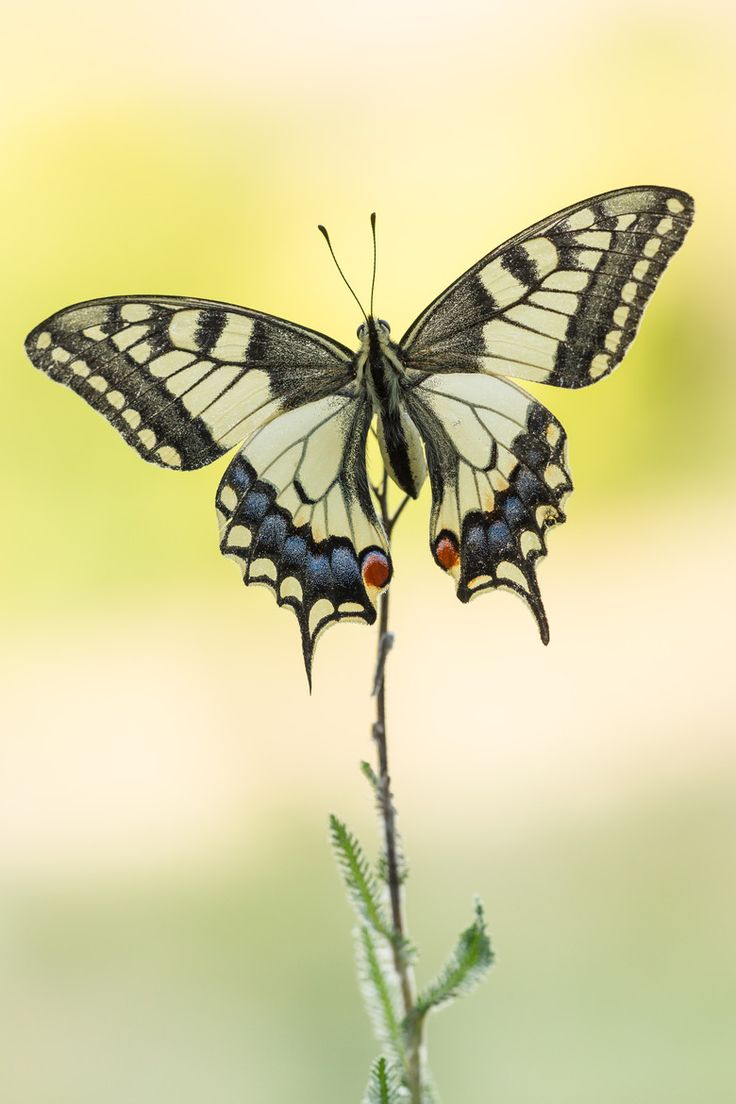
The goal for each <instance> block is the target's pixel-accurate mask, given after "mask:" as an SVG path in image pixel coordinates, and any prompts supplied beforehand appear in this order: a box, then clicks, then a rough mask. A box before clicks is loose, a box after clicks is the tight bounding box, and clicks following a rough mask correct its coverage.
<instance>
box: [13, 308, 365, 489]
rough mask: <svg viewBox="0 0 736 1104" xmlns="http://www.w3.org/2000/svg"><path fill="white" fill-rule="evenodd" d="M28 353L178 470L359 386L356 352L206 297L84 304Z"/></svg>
mask: <svg viewBox="0 0 736 1104" xmlns="http://www.w3.org/2000/svg"><path fill="white" fill-rule="evenodd" d="M26 349H27V352H28V355H29V357H30V358H31V360H32V361H33V363H34V364H36V366H37V367H39V368H40V369H41V370H42V371H44V372H46V373H47V374H48V375H50V376H51V377H52V378H53V379H56V380H58V381H59V382H60V383H64V384H66V385H67V386H69V387H71V388H73V390H75V391H77V393H78V394H80V395H81V396H82V398H84V399H85V400H86V401H87V402H88V403H89V405H90V406H92V407H94V408H95V409H96V410H98V411H99V412H100V413H101V414H103V416H104V417H105V418H106V419H107V420H108V421H109V422H110V423H111V424H112V425H113V426H114V427H115V429H117V431H118V432H119V433H120V435H121V436H122V437H123V438H124V439H125V440H126V441H127V443H128V444H130V445H132V447H133V448H135V449H136V451H137V452H138V453H139V454H140V455H141V456H143V457H144V459H146V460H149V461H151V462H152V463H155V464H159V465H161V466H162V467H170V468H183V469H191V468H197V467H201V466H203V465H204V464H208V463H210V462H211V461H213V460H215V459H217V457H218V456H221V455H222V453H223V452H226V451H227V450H228V449H230V448H232V447H233V446H235V445H237V444H239V443H240V442H241V441H243V440H245V439H246V438H247V437H248V436H249V435H250V434H251V433H253V431H254V430H256V429H258V428H259V426H261V425H264V424H265V423H267V422H268V421H270V420H271V419H272V418H274V417H276V416H277V415H278V414H280V413H283V412H284V411H287V410H290V409H293V408H296V407H298V406H300V405H301V404H303V403H305V402H307V401H310V400H312V399H314V398H317V397H319V396H320V395H322V394H329V393H330V392H333V391H338V390H339V389H340V388H341V387H343V386H344V385H346V384H347V383H349V382H350V380H351V379H352V373H351V368H350V360H351V354H350V352H349V350H347V349H346V348H345V347H344V346H341V345H339V344H338V343H337V342H332V341H331V340H330V339H329V338H327V337H325V336H324V335H322V334H317V333H316V332H315V331H312V330H308V329H306V328H305V327H300V326H296V325H294V324H293V323H290V322H285V321H283V320H282V319H276V318H271V317H270V316H269V315H262V314H259V313H258V312H256V311H248V310H246V309H245V308H241V307H230V306H228V305H225V304H219V303H209V302H206V301H204V300H193V299H176V298H166V297H156V296H152V297H132V298H120V299H118V298H114V299H97V300H92V301H90V302H89V303H80V304H78V305H77V306H74V307H69V308H67V309H66V310H63V311H60V312H59V313H58V314H56V315H53V316H52V317H51V318H49V319H48V320H47V321H46V322H44V323H43V324H42V325H41V326H39V327H37V328H36V329H35V330H34V331H33V332H32V333H31V334H30V335H29V337H28V340H27V342H26Z"/></svg>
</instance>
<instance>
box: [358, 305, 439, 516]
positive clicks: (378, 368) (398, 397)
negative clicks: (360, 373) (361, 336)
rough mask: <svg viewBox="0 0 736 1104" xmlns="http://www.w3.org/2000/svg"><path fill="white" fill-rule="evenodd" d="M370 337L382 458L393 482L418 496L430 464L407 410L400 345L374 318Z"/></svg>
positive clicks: (371, 385)
mask: <svg viewBox="0 0 736 1104" xmlns="http://www.w3.org/2000/svg"><path fill="white" fill-rule="evenodd" d="M384 326H385V323H384ZM367 338H368V350H367V354H368V355H367V367H368V373H367V383H368V390H369V393H370V395H371V398H372V400H373V409H374V413H375V414H376V419H377V434H378V443H379V445H380V447H381V455H382V457H383V462H384V464H385V465H386V470H387V471H388V474H389V475H390V477H391V479H393V481H394V483H396V484H397V486H399V487H401V489H402V491H404V492H405V493H406V494H408V495H410V496H411V497H412V498H417V496H418V495H419V491H420V490H421V487H422V484H423V483H424V480H425V479H426V476H427V465H426V463H425V460H424V446H423V444H422V438H421V437H420V435H419V431H418V430H417V427H416V426H415V425H414V422H413V421H412V419H411V417H410V416H409V414H408V412H407V410H406V404H405V400H404V390H405V387H406V382H405V372H404V366H403V365H402V363H401V361H400V359H399V356H398V348H397V346H395V345H394V344H393V342H391V341H390V340H389V337H388V330H387V329H384V328H383V326H380V327H377V326H376V325H375V322H374V321H373V319H371V320H370V323H369V330H368V335H367Z"/></svg>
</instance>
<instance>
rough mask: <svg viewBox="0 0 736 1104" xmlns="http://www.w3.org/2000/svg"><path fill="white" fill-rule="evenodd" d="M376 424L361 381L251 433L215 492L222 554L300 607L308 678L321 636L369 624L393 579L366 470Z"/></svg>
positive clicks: (248, 579) (282, 600) (250, 578)
mask: <svg viewBox="0 0 736 1104" xmlns="http://www.w3.org/2000/svg"><path fill="white" fill-rule="evenodd" d="M370 420H371V407H370V404H369V402H368V401H367V400H366V399H365V397H364V396H363V395H362V394H359V393H357V389H356V388H355V387H354V386H352V387H349V388H345V389H343V392H342V393H340V394H338V395H329V396H327V397H325V398H322V399H318V400H317V401H315V402H310V403H307V404H305V405H304V406H301V407H299V409H297V410H293V411H290V412H288V413H286V414H282V415H281V416H280V417H278V418H275V419H274V420H273V421H271V422H269V423H268V424H267V425H265V426H263V427H262V428H261V429H259V430H257V431H256V432H255V433H254V434H253V436H252V437H251V438H250V440H249V441H248V443H247V444H246V445H245V446H244V448H243V449H242V450H241V451H240V453H239V454H238V455H237V457H236V458H235V459H234V460H233V461H232V463H231V464H230V466H229V467H228V469H227V471H226V472H225V475H224V476H223V479H222V482H221V484H220V487H219V489H218V492H217V507H218V515H219V519H220V533H221V543H220V547H221V550H222V552H223V553H224V554H225V555H226V556H231V557H233V559H235V560H236V561H237V563H238V564H239V566H240V569H241V571H242V572H243V581H244V582H245V583H246V584H249V583H262V584H264V585H266V586H268V587H269V588H270V589H271V590H272V591H273V592H274V594H275V596H276V600H277V602H278V603H279V605H286V606H290V607H291V609H293V610H294V613H295V614H296V617H297V620H298V622H299V628H300V632H301V637H302V649H303V652H304V662H305V665H306V668H307V676H308V677H309V678H310V680H311V667H312V658H313V654H314V647H315V643H316V640H317V637H318V636H319V635H320V633H321V632H322V631H323V630H324V629H325V628H327V627H328V625H331V624H334V623H336V622H338V621H346V620H359V621H364V622H366V623H367V624H372V623H373V622H374V621H375V619H376V602H377V599H378V595H379V593H380V591H381V590H382V589H383V588H384V587H385V586H386V585H387V584H388V582H389V580H390V578H391V561H390V558H389V554H388V541H387V539H386V534H385V533H384V530H383V527H382V526H381V523H380V521H379V520H378V517H377V516H376V512H375V509H374V506H373V502H372V499H371V492H370V489H369V486H368V477H367V474H366V466H365V465H366V461H365V448H366V435H367V433H368V428H369V426H370Z"/></svg>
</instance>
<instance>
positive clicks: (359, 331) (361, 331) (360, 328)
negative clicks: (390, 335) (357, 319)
mask: <svg viewBox="0 0 736 1104" xmlns="http://www.w3.org/2000/svg"><path fill="white" fill-rule="evenodd" d="M355 332H356V334H357V336H358V338H359V340H360V341H362V340H363V338H364V337H365V322H361V323H360V325H359V326H358V328H357V330H356V331H355Z"/></svg>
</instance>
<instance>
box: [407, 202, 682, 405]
mask: <svg viewBox="0 0 736 1104" xmlns="http://www.w3.org/2000/svg"><path fill="white" fill-rule="evenodd" d="M693 210H694V208H693V201H692V199H691V198H690V196H688V195H687V194H686V193H685V192H680V191H676V190H674V189H672V188H658V187H638V188H623V189H620V190H618V191H613V192H606V193H605V194H604V195H600V196H595V197H594V198H592V199H587V200H584V201H583V202H581V203H576V204H574V205H573V206H571V207H567V208H566V209H565V210H563V211H559V212H557V214H554V215H551V216H550V217H549V218H546V219H543V220H542V221H541V222H538V223H536V224H535V225H534V226H531V227H530V228H529V229H528V230H524V231H523V232H522V233H521V234H517V235H516V237H514V238H511V239H510V240H509V241H508V242H506V243H505V244H504V245H501V246H499V247H498V248H497V249H494V250H493V252H491V253H489V254H488V255H487V256H485V257H483V258H482V259H481V260H480V261H478V262H477V264H475V265H473V267H472V268H470V269H469V270H468V271H467V272H466V273H464V274H463V275H462V276H460V277H459V279H457V280H456V281H455V282H454V283H453V284H451V285H450V287H449V288H447V289H446V290H445V291H443V292H442V294H441V295H439V296H438V297H437V298H436V299H435V300H434V301H433V302H432V303H431V304H430V305H429V307H427V309H426V310H424V311H423V312H422V314H420V316H419V318H417V320H416V321H415V322H414V323H413V324H412V325H411V326H410V327H409V329H408V330H407V332H406V334H405V335H404V337H403V338H402V340H401V342H400V345H401V348H402V352H403V354H404V356H405V358H406V361H407V363H408V364H410V365H411V366H412V367H415V368H417V369H421V370H424V371H430V372H488V373H493V374H500V375H506V376H512V377H515V378H517V379H527V380H534V381H536V382H539V383H550V384H554V385H556V386H558V387H570V388H576V387H585V386H586V385H588V384H591V383H595V382H596V381H597V380H599V379H602V378H603V377H604V376H606V375H608V373H609V372H611V371H612V370H613V368H614V367H615V366H616V365H617V364H618V363H619V361H620V360H621V358H622V357H623V355H624V353H625V352H626V350H627V348H628V347H629V345H630V344H631V341H632V339H633V337H634V335H635V333H636V330H637V327H638V325H639V320H640V318H641V315H642V311H643V310H644V307H645V306H646V303H647V301H648V300H649V297H650V296H651V294H652V292H653V291H654V288H655V285H656V283H657V280H658V279H659V277H660V276H661V274H662V272H663V271H664V269H665V266H666V265H667V263H668V261H669V260H670V258H671V257H672V255H673V254H674V253H675V252H676V251H677V249H679V247H680V245H681V244H682V242H683V239H684V237H685V234H686V233H687V230H688V228H689V226H690V224H691V222H692V219H693Z"/></svg>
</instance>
